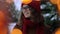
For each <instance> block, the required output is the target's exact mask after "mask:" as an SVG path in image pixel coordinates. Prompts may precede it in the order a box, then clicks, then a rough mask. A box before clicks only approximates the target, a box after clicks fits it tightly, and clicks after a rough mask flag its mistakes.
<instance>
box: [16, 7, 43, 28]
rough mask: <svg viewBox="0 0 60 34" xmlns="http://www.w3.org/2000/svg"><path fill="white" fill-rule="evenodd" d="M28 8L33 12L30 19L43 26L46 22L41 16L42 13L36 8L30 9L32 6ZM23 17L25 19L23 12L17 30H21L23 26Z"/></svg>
mask: <svg viewBox="0 0 60 34" xmlns="http://www.w3.org/2000/svg"><path fill="white" fill-rule="evenodd" d="M26 8H29V10H30V11H31V17H30V18H31V20H32V22H34V23H39V24H40V25H42V24H43V22H44V19H43V16H42V15H41V13H40V12H39V11H36V9H34V8H32V7H30V6H28V7H26ZM23 17H24V15H23V13H22V12H21V17H20V19H19V20H18V23H17V25H16V28H20V27H21V26H22V25H23V19H22V18H23ZM20 29H21V28H20Z"/></svg>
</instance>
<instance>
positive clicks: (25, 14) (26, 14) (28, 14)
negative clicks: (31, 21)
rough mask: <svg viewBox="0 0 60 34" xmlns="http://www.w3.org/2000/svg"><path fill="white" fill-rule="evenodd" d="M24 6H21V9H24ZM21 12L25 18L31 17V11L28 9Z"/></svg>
mask: <svg viewBox="0 0 60 34" xmlns="http://www.w3.org/2000/svg"><path fill="white" fill-rule="evenodd" d="M26 6H27V5H23V7H26ZM22 12H23V14H24V16H25V18H29V17H30V16H31V11H30V10H29V8H27V9H23V10H22Z"/></svg>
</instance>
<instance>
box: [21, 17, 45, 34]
mask: <svg viewBox="0 0 60 34" xmlns="http://www.w3.org/2000/svg"><path fill="white" fill-rule="evenodd" d="M27 26H29V27H34V26H36V34H44V25H43V24H42V25H41V26H40V25H39V24H38V23H33V22H31V21H30V20H28V19H25V18H23V28H22V30H23V34H27V29H28V28H27Z"/></svg>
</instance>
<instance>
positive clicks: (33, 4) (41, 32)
mask: <svg viewBox="0 0 60 34" xmlns="http://www.w3.org/2000/svg"><path fill="white" fill-rule="evenodd" d="M28 5H29V6H30V7H32V8H34V9H35V10H36V11H38V12H40V1H33V2H31V3H30V4H28ZM41 19H43V18H41ZM27 26H29V27H34V26H36V34H44V25H43V24H41V25H39V24H38V23H33V22H32V21H30V20H28V19H25V18H23V28H22V30H23V34H27Z"/></svg>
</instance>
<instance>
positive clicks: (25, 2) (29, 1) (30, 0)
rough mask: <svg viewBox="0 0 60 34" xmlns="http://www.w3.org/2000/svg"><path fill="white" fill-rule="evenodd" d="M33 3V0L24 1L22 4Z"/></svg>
mask: <svg viewBox="0 0 60 34" xmlns="http://www.w3.org/2000/svg"><path fill="white" fill-rule="evenodd" d="M31 2H32V0H22V3H23V4H29V3H31Z"/></svg>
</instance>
